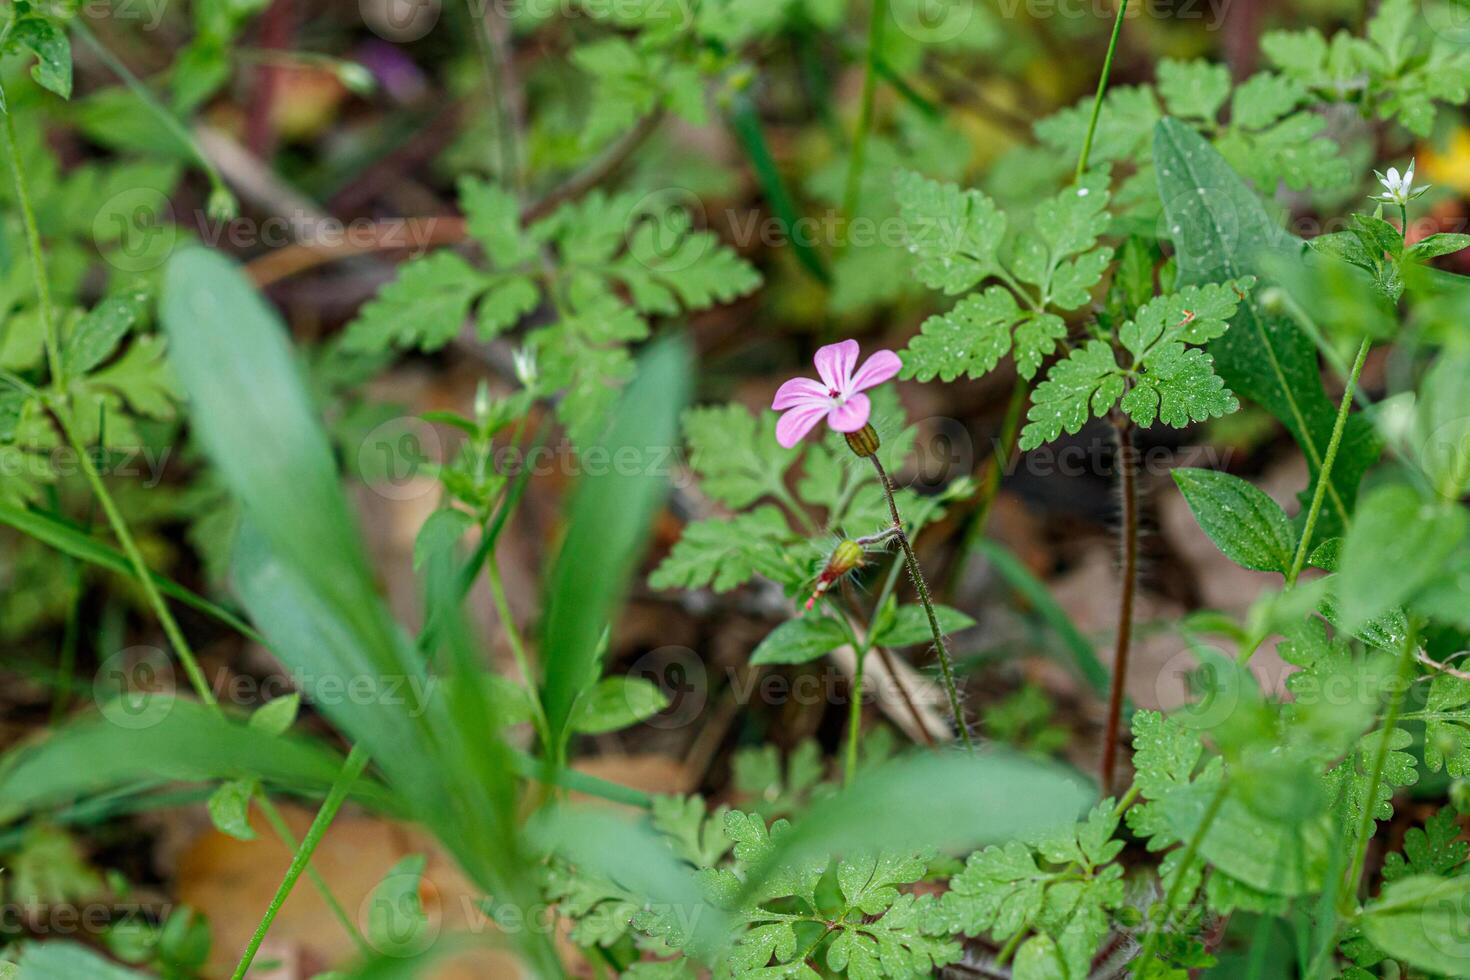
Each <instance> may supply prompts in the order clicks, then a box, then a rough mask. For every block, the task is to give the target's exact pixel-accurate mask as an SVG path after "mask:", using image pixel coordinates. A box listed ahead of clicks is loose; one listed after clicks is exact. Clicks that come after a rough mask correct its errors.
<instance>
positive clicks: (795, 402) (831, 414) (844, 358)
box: [771, 340, 903, 449]
mask: <svg viewBox="0 0 1470 980" xmlns="http://www.w3.org/2000/svg"><path fill="white" fill-rule="evenodd" d="M857 359H858V343H857V341H856V340H844V341H842V342H841V343H840V344H828V345H827V346H826V347H823V348H820V349H819V350H818V351H817V356H816V357H814V358H813V359H812V360H813V361H815V362H816V365H817V374H818V375H820V376H821V378H822V380H821V381H813V380H812V379H811V378H792V379H791V380H790V381H788V382H786V383H785V384H784V385H782V386H781V387H780V389H779V390H778V391H777V392H776V398H775V400H774V401H772V402H771V407H772V408H773V409H775V410H776V411H778V412H785V414H784V415H782V416H781V421H779V422H777V423H776V441H777V442H779V443H780V444H781V445H782V446H784V447H786V448H787V449H790V448H791V447H792V446H794V445H796V444H797V443H798V442H800V441H801V439H802V437H803V436H805V435H806V434H807V433H808V432H810V431H812V428H813V427H814V426H815V425H816V424H817V423H818V422H820V421H821V420H822V417H823V416H826V417H827V424H828V425H830V426H831V427H832V428H833V429H834V430H836V431H837V432H856V431H857V430H859V429H861V428H862V427H863V426H865V425H867V424H868V413H869V412H871V411H872V405H870V404H869V403H868V396H867V395H864V394H860V392H863V391H866V390H867V389H869V388H873V387H875V386H877V385H880V384H882V383H883V382H885V381H887V380H888V379H889V378H891V377H893V376H894V375H895V374H897V373H898V369H899V368H900V367H902V366H903V363H902V362H901V361H899V359H898V355H897V354H895V353H893V351H891V350H880V351H874V352H873V354H872V356H870V357H869V358H868V359H867V360H866V361H864V362H863V366H862V367H860V368H857V370H856V371H855V372H854V371H853V368H854V367H856V366H857Z"/></svg>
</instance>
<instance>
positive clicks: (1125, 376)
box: [1021, 278, 1252, 449]
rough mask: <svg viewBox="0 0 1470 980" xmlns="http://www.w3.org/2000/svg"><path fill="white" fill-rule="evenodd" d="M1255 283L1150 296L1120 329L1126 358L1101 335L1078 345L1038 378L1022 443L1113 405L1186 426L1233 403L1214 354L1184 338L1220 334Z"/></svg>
mask: <svg viewBox="0 0 1470 980" xmlns="http://www.w3.org/2000/svg"><path fill="white" fill-rule="evenodd" d="M1251 284H1252V280H1251V279H1249V278H1247V279H1243V280H1239V281H1231V282H1226V283H1222V284H1220V285H1209V286H1203V287H1196V286H1187V287H1185V288H1184V289H1182V290H1180V291H1179V292H1177V293H1170V294H1168V295H1165V296H1160V297H1157V298H1155V299H1152V300H1150V301H1148V302H1147V303H1145V304H1144V305H1143V306H1141V307H1139V308H1138V312H1137V313H1136V314H1135V316H1134V318H1133V319H1132V320H1129V321H1128V322H1127V323H1124V324H1123V325H1122V326H1121V327H1120V328H1119V329H1118V333H1117V342H1118V344H1119V345H1120V348H1121V351H1122V352H1123V354H1124V355H1125V358H1124V361H1123V362H1120V361H1119V360H1118V357H1117V354H1116V353H1115V351H1114V349H1113V348H1112V347H1111V346H1110V345H1109V344H1108V343H1107V342H1105V341H1102V340H1090V341H1088V342H1087V343H1086V344H1085V345H1083V346H1081V347H1078V348H1076V349H1075V350H1073V351H1072V353H1071V354H1069V355H1068V356H1067V357H1066V358H1064V359H1063V360H1061V361H1059V362H1058V363H1057V364H1056V365H1054V366H1053V367H1052V369H1051V370H1050V371H1049V372H1048V373H1047V376H1046V380H1045V381H1043V382H1042V383H1041V384H1039V385H1037V386H1036V391H1035V392H1034V393H1033V395H1032V401H1031V408H1030V410H1029V411H1028V412H1027V414H1026V418H1027V420H1028V421H1027V424H1026V428H1025V429H1023V430H1022V432H1021V448H1022V449H1034V448H1035V447H1037V446H1039V445H1041V444H1042V443H1044V442H1050V441H1051V440H1053V439H1055V438H1057V437H1058V436H1059V435H1061V434H1062V432H1063V431H1066V432H1069V433H1076V432H1077V431H1078V430H1079V429H1081V428H1082V426H1083V424H1084V423H1085V422H1086V421H1087V419H1088V418H1089V417H1090V416H1095V417H1097V418H1102V417H1103V416H1105V415H1106V414H1107V413H1108V412H1110V411H1111V410H1112V409H1113V407H1114V406H1117V407H1118V408H1120V409H1121V410H1122V412H1123V413H1124V414H1125V415H1127V416H1128V417H1129V418H1130V419H1132V420H1133V421H1134V422H1135V423H1137V424H1138V425H1140V426H1143V427H1145V428H1147V427H1148V426H1151V425H1152V424H1153V423H1154V421H1155V420H1158V421H1162V422H1164V423H1165V424H1167V425H1171V426H1174V427H1175V428H1182V427H1184V426H1186V425H1188V424H1189V423H1191V422H1203V421H1205V420H1206V419H1211V418H1215V417H1218V416H1221V415H1227V414H1229V413H1230V412H1233V411H1235V410H1236V409H1237V408H1238V407H1239V403H1238V402H1237V401H1236V399H1235V395H1234V394H1233V393H1232V392H1230V390H1229V389H1227V388H1226V387H1225V381H1224V379H1222V378H1220V377H1219V376H1218V375H1216V374H1215V370H1214V360H1213V359H1212V358H1211V357H1210V356H1209V355H1208V354H1206V353H1205V352H1204V351H1203V350H1200V349H1199V348H1198V347H1192V346H1190V347H1187V346H1186V344H1191V345H1193V344H1204V343H1207V342H1209V341H1211V340H1213V339H1215V338H1216V337H1219V336H1220V335H1221V334H1223V333H1224V332H1225V330H1226V327H1227V326H1228V320H1229V319H1230V317H1231V316H1233V315H1234V313H1235V310H1236V307H1237V306H1238V305H1239V303H1240V301H1241V300H1242V299H1244V297H1245V290H1247V289H1249V288H1250V286H1251ZM1125 364H1126V366H1125Z"/></svg>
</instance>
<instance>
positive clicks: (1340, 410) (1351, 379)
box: [1286, 337, 1369, 586]
mask: <svg viewBox="0 0 1470 980" xmlns="http://www.w3.org/2000/svg"><path fill="white" fill-rule="evenodd" d="M1368 346H1369V341H1368V338H1367V337H1364V338H1363V342H1362V343H1360V344H1359V345H1358V356H1357V357H1356V358H1354V359H1353V366H1352V370H1351V371H1349V372H1348V378H1347V386H1346V387H1345V388H1343V392H1342V400H1341V401H1340V402H1338V405H1337V418H1336V420H1334V421H1333V423H1332V435H1331V436H1330V437H1329V438H1328V440H1327V454H1326V455H1325V456H1323V457H1322V468H1321V469H1320V470H1318V471H1317V486H1316V489H1314V490H1313V491H1312V503H1311V504H1310V505H1309V506H1308V507H1307V519H1306V522H1305V523H1304V524H1303V525H1302V537H1301V540H1300V541H1298V542H1297V545H1296V554H1295V555H1294V556H1293V557H1292V559H1291V570H1290V571H1289V572H1287V573H1286V584H1287V585H1288V586H1292V585H1295V584H1296V580H1297V576H1299V575H1301V573H1302V566H1303V565H1305V564H1306V561H1307V549H1308V548H1310V547H1311V546H1312V534H1313V532H1314V531H1315V530H1316V528H1317V516H1318V515H1319V514H1320V513H1321V511H1322V501H1323V499H1324V498H1325V497H1326V495H1327V486H1328V484H1330V483H1331V482H1332V466H1333V464H1334V463H1335V462H1337V450H1338V448H1339V447H1340V446H1341V445H1342V434H1343V431H1344V430H1345V429H1346V428H1347V420H1348V413H1350V412H1351V411H1352V408H1353V392H1354V391H1355V390H1356V389H1357V387H1358V376H1359V375H1361V374H1362V373H1363V362H1364V361H1365V360H1367V358H1368Z"/></svg>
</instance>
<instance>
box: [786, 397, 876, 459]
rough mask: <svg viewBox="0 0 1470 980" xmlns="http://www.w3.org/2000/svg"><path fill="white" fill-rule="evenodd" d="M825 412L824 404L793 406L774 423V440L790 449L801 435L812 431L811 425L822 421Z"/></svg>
mask: <svg viewBox="0 0 1470 980" xmlns="http://www.w3.org/2000/svg"><path fill="white" fill-rule="evenodd" d="M826 412H827V406H826V405H813V406H810V407H803V408H793V409H792V410H791V411H789V412H787V413H786V414H785V415H783V416H781V420H780V421H779V422H777V423H776V441H777V442H779V443H780V444H781V445H782V446H783V447H785V448H786V449H790V448H791V447H792V446H794V445H796V444H797V443H798V442H801V439H802V436H804V435H806V434H807V433H808V432H810V431H812V427H813V426H815V425H816V424H817V423H818V422H820V421H822V416H823V415H825V414H826ZM859 428H861V426H859Z"/></svg>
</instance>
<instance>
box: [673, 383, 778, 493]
mask: <svg viewBox="0 0 1470 980" xmlns="http://www.w3.org/2000/svg"><path fill="white" fill-rule="evenodd" d="M684 438H685V439H686V440H687V441H688V443H689V465H690V466H692V467H693V468H694V470H695V471H696V472H697V473H698V474H699V475H700V477H701V478H702V480H703V483H702V486H703V489H704V492H705V493H707V494H709V495H710V496H711V497H714V498H715V499H716V500H719V501H720V502H722V503H724V504H726V505H728V506H730V507H736V508H740V507H748V506H749V505H750V504H753V503H755V501H757V500H759V499H760V498H761V497H763V496H766V495H767V494H769V493H771V492H772V489H773V487H775V486H776V485H778V483H779V482H780V481H781V480H782V479H783V475H784V474H785V472H786V470H787V468H788V467H790V466H791V464H792V462H794V461H795V459H796V456H797V453H798V450H796V449H783V448H782V447H781V445H780V444H779V443H777V442H776V416H774V415H772V414H770V413H769V412H767V413H762V415H761V416H760V417H759V418H757V417H755V416H753V415H751V414H750V412H749V411H748V410H746V409H745V408H744V407H743V406H741V405H736V404H730V405H719V406H711V407H704V408H691V409H690V410H689V411H688V412H685V413H684Z"/></svg>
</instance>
